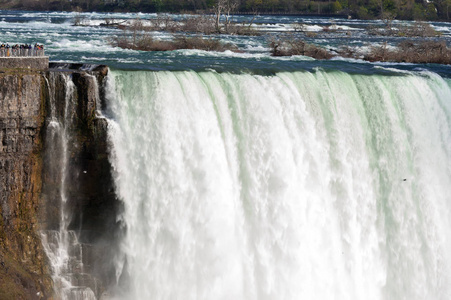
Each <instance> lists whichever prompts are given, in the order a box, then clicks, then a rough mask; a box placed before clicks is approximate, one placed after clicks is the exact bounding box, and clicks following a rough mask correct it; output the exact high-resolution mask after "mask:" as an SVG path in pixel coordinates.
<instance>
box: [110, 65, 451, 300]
mask: <svg viewBox="0 0 451 300" xmlns="http://www.w3.org/2000/svg"><path fill="white" fill-rule="evenodd" d="M108 80H109V83H108V84H109V86H110V87H109V89H108V90H109V93H108V95H107V98H108V101H109V108H108V118H109V139H110V143H111V148H112V150H111V155H110V159H111V163H112V166H113V169H114V176H115V182H116V190H117V194H118V196H119V197H120V199H121V200H122V201H123V204H124V212H123V214H122V215H121V216H120V217H121V218H122V219H123V221H124V223H125V225H126V235H125V238H124V240H123V241H122V246H121V252H122V254H123V256H124V260H118V261H116V264H117V270H118V278H119V277H120V276H123V277H124V278H127V280H126V282H127V289H126V290H125V291H123V295H122V298H123V299H259V300H261V299H300V298H302V299H449V298H450V297H451V270H450V266H451V224H450V220H451V218H450V209H451V101H450V100H451V82H450V80H449V79H444V78H441V77H440V76H438V75H436V74H434V73H430V72H410V73H408V72H406V73H405V74H393V75H376V74H375V75H359V74H347V73H344V72H339V71H334V72H326V71H322V70H320V69H318V70H316V71H313V72H287V73H283V72H280V73H277V74H275V75H271V76H260V75H252V74H228V73H216V72H193V71H180V72H130V71H128V72H127V71H114V72H112V73H110V75H109V78H108Z"/></svg>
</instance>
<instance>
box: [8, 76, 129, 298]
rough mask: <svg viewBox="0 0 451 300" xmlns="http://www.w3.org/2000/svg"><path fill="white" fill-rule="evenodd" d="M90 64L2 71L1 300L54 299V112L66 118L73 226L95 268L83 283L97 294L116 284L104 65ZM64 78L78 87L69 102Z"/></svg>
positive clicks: (88, 265)
mask: <svg viewBox="0 0 451 300" xmlns="http://www.w3.org/2000/svg"><path fill="white" fill-rule="evenodd" d="M93 69H94V68H91V70H90V71H84V70H80V69H75V70H70V69H63V70H61V69H49V70H48V71H45V72H33V71H11V72H8V71H5V72H3V73H0V200H1V207H0V214H1V219H0V264H1V265H0V299H40V298H44V299H51V298H52V297H53V296H52V295H53V293H52V280H51V278H50V273H51V267H50V264H49V260H48V259H47V258H46V255H45V253H44V251H43V247H42V245H41V240H40V235H39V233H40V232H41V231H45V230H58V228H59V225H60V219H61V214H60V209H61V203H60V199H59V196H58V195H59V194H60V189H61V184H60V183H61V176H62V175H61V170H60V169H59V168H60V167H59V165H58V163H55V162H56V161H57V160H59V159H60V156H61V153H59V152H60V151H59V150H58V148H57V147H56V148H55V147H53V146H52V143H53V142H54V141H52V139H51V138H49V130H47V129H48V126H49V125H50V123H51V122H52V119H51V118H50V116H51V115H52V114H53V115H54V116H55V117H56V118H57V119H59V120H62V119H64V118H65V121H64V122H67V124H66V126H67V128H68V142H67V156H68V160H67V161H68V163H67V173H66V174H67V179H66V186H65V189H66V192H65V194H66V196H67V205H68V207H69V208H70V212H71V213H70V222H69V229H70V230H73V231H74V232H76V233H77V235H78V239H79V242H80V243H81V248H82V249H83V265H84V271H83V272H84V273H89V274H90V276H89V278H88V279H86V280H84V281H87V283H86V285H88V286H90V287H91V288H92V289H93V291H94V292H95V293H96V295H97V296H99V295H100V294H102V292H103V291H104V290H106V289H107V288H108V286H109V285H113V284H114V282H115V277H114V266H113V264H112V263H111V261H112V257H113V256H114V252H115V249H116V248H115V244H114V241H116V240H117V239H118V236H119V235H120V224H119V223H118V221H117V218H116V216H117V215H118V212H119V210H120V209H121V207H120V204H119V201H117V199H116V196H115V193H114V188H113V180H112V177H111V168H110V164H109V161H108V147H107V122H106V120H105V119H104V118H102V116H101V115H100V114H99V111H98V110H99V109H100V107H98V106H100V103H101V100H102V99H99V95H100V97H101V96H102V95H103V82H104V79H105V76H106V73H107V68H106V67H100V68H96V69H95V70H93ZM67 78H69V80H71V82H72V83H73V88H74V96H73V97H72V101H71V103H70V104H69V105H65V102H64V99H65V98H67V93H68V91H67V89H68V85H67ZM63 79H64V80H63ZM4 265H5V267H4ZM11 272H14V274H15V275H14V276H11ZM83 276H85V275H83ZM89 281H91V283H89ZM2 293H3V294H2Z"/></svg>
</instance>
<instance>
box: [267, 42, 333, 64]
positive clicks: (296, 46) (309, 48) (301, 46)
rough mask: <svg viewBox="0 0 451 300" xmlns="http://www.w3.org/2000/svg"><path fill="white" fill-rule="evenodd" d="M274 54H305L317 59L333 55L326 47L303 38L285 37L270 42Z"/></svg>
mask: <svg viewBox="0 0 451 300" xmlns="http://www.w3.org/2000/svg"><path fill="white" fill-rule="evenodd" d="M270 47H271V54H272V55H273V56H291V55H304V56H309V57H313V58H316V59H329V58H332V57H333V56H334V55H332V54H331V53H330V52H329V51H327V50H326V49H324V48H321V47H318V46H316V45H313V44H309V43H306V42H305V41H304V40H302V39H283V40H277V41H271V42H270Z"/></svg>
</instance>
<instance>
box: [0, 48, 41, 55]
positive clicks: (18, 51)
mask: <svg viewBox="0 0 451 300" xmlns="http://www.w3.org/2000/svg"><path fill="white" fill-rule="evenodd" d="M30 56H31V57H33V56H45V52H44V49H40V48H14V47H10V48H6V47H0V57H30Z"/></svg>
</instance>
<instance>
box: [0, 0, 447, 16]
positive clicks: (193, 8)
mask: <svg viewBox="0 0 451 300" xmlns="http://www.w3.org/2000/svg"><path fill="white" fill-rule="evenodd" d="M0 9H27V10H66V11H77V10H79V11H130V12H137V11H141V12H197V13H211V14H216V15H218V12H219V14H222V15H223V16H225V17H226V18H227V16H229V15H230V14H231V13H232V12H235V13H236V12H242V13H249V14H257V13H291V14H321V15H334V14H340V15H350V16H353V17H357V18H361V19H369V18H382V19H385V18H386V16H393V17H396V19H410V20H413V19H414V20H450V10H451V0H432V1H421V0H335V1H333V0H177V1H176V0H0Z"/></svg>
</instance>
